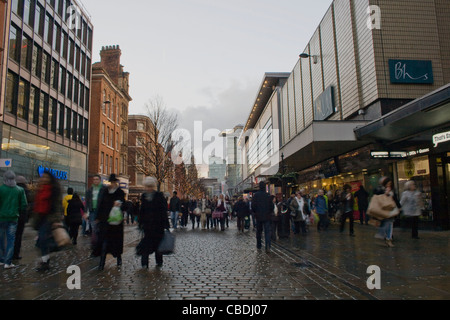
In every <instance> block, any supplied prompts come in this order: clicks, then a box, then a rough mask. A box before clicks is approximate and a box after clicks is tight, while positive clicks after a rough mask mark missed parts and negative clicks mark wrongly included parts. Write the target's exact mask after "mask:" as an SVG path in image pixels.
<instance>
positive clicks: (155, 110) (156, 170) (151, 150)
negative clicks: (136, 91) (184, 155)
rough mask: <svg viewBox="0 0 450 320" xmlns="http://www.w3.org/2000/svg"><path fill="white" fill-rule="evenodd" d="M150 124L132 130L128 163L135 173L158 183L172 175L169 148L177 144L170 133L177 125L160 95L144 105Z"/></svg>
mask: <svg viewBox="0 0 450 320" xmlns="http://www.w3.org/2000/svg"><path fill="white" fill-rule="evenodd" d="M145 108H146V114H145V115H146V116H147V117H148V118H149V119H150V122H151V124H150V125H149V126H148V128H145V132H140V131H139V130H137V131H136V132H134V133H132V134H130V135H134V138H135V139H136V148H130V150H129V153H130V159H131V160H130V162H131V165H132V166H133V167H134V169H135V170H136V171H137V172H140V173H142V174H144V175H145V176H153V177H155V178H156V180H157V181H158V190H161V185H163V184H164V182H165V181H166V180H167V179H169V178H171V175H172V174H173V166H174V164H173V161H172V158H171V154H172V150H173V149H174V148H175V146H176V145H177V143H178V142H177V141H174V139H173V133H174V132H175V130H176V129H177V128H178V116H177V115H176V114H175V113H174V112H171V111H169V110H168V109H167V107H166V105H165V103H164V101H163V99H162V97H160V96H155V97H154V98H152V99H150V100H149V101H148V103H147V104H146V105H145Z"/></svg>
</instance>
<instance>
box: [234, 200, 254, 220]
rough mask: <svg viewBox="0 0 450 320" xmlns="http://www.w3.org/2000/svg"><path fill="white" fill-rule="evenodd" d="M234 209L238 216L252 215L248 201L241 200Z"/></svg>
mask: <svg viewBox="0 0 450 320" xmlns="http://www.w3.org/2000/svg"><path fill="white" fill-rule="evenodd" d="M233 211H234V212H236V216H237V217H238V218H245V217H247V216H249V215H250V208H249V206H248V203H246V202H245V201H244V200H239V201H238V202H236V204H235V205H234V208H233Z"/></svg>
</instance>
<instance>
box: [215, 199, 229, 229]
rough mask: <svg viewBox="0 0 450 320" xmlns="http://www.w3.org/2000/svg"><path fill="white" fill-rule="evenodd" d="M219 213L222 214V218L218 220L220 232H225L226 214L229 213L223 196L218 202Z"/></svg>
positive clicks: (217, 209)
mask: <svg viewBox="0 0 450 320" xmlns="http://www.w3.org/2000/svg"><path fill="white" fill-rule="evenodd" d="M216 211H217V212H221V213H222V214H221V217H220V218H218V219H217V223H218V225H220V230H221V231H225V214H226V212H227V208H226V202H225V198H224V196H223V194H220V195H219V199H218V200H217V207H216Z"/></svg>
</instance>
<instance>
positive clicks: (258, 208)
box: [252, 190, 274, 222]
mask: <svg viewBox="0 0 450 320" xmlns="http://www.w3.org/2000/svg"><path fill="white" fill-rule="evenodd" d="M273 208H274V204H273V202H272V200H271V198H270V195H269V194H268V193H267V192H266V191H265V190H260V191H258V192H256V193H255V195H254V196H253V199H252V211H253V212H254V213H255V218H256V221H260V222H265V221H269V220H271V216H272V213H273Z"/></svg>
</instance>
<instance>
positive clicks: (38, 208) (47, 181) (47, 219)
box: [33, 172, 62, 272]
mask: <svg viewBox="0 0 450 320" xmlns="http://www.w3.org/2000/svg"><path fill="white" fill-rule="evenodd" d="M61 197H62V195H61V187H60V185H59V183H58V180H56V178H55V177H54V176H53V175H51V174H50V173H47V172H45V173H44V174H42V176H41V178H40V179H39V182H38V188H37V191H36V196H35V198H34V209H33V210H34V214H35V221H34V222H35V228H36V230H38V234H39V238H38V241H37V246H38V247H39V249H40V250H41V261H40V265H39V267H38V268H37V269H36V270H37V271H39V272H40V271H47V270H49V269H50V249H51V243H52V242H51V241H52V226H53V225H54V224H56V223H61V222H62V216H61V211H62V206H61V204H62V199H61Z"/></svg>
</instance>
